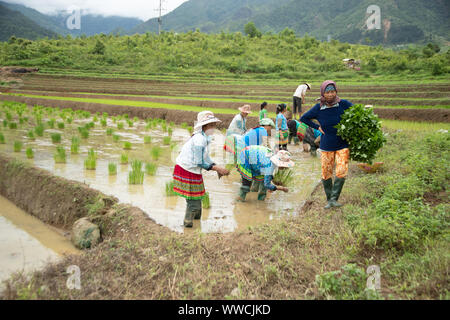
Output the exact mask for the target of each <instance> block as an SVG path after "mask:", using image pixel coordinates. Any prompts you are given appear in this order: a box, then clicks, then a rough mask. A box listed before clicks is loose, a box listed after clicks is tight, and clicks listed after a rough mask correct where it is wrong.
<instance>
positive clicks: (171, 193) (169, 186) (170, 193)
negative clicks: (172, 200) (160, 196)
mask: <svg viewBox="0 0 450 320" xmlns="http://www.w3.org/2000/svg"><path fill="white" fill-rule="evenodd" d="M173 186H174V182H173V180H171V181H168V182H166V196H167V197H173V196H176V195H177V194H176V193H175V191H173Z"/></svg>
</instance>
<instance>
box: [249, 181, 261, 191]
mask: <svg viewBox="0 0 450 320" xmlns="http://www.w3.org/2000/svg"><path fill="white" fill-rule="evenodd" d="M258 191H259V184H258V181H252V186H251V187H250V192H258Z"/></svg>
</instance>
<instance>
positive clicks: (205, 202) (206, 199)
mask: <svg viewBox="0 0 450 320" xmlns="http://www.w3.org/2000/svg"><path fill="white" fill-rule="evenodd" d="M202 207H203V209H209V208H210V207H211V204H210V202H209V192H205V195H204V196H203V198H202Z"/></svg>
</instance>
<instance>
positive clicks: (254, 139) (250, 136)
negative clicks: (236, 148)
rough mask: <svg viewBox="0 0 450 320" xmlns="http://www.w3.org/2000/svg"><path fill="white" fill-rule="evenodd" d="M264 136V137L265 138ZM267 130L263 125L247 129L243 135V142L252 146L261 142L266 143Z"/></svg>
mask: <svg viewBox="0 0 450 320" xmlns="http://www.w3.org/2000/svg"><path fill="white" fill-rule="evenodd" d="M265 137H266V138H265ZM267 137H268V135H267V130H266V129H264V128H263V127H257V128H253V129H251V130H249V131H248V132H247V133H246V134H245V135H244V138H243V139H244V142H245V146H246V147H248V146H254V145H257V146H258V145H262V144H268V140H267Z"/></svg>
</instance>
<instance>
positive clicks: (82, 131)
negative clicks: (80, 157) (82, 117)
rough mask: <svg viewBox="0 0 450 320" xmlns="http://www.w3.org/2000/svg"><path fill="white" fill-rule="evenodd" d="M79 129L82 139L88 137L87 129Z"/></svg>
mask: <svg viewBox="0 0 450 320" xmlns="http://www.w3.org/2000/svg"><path fill="white" fill-rule="evenodd" d="M79 128H80V127H79ZM79 131H80V135H81V138H83V139H88V138H89V130H88V129H86V128H84V127H81V129H80V130H79Z"/></svg>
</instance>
